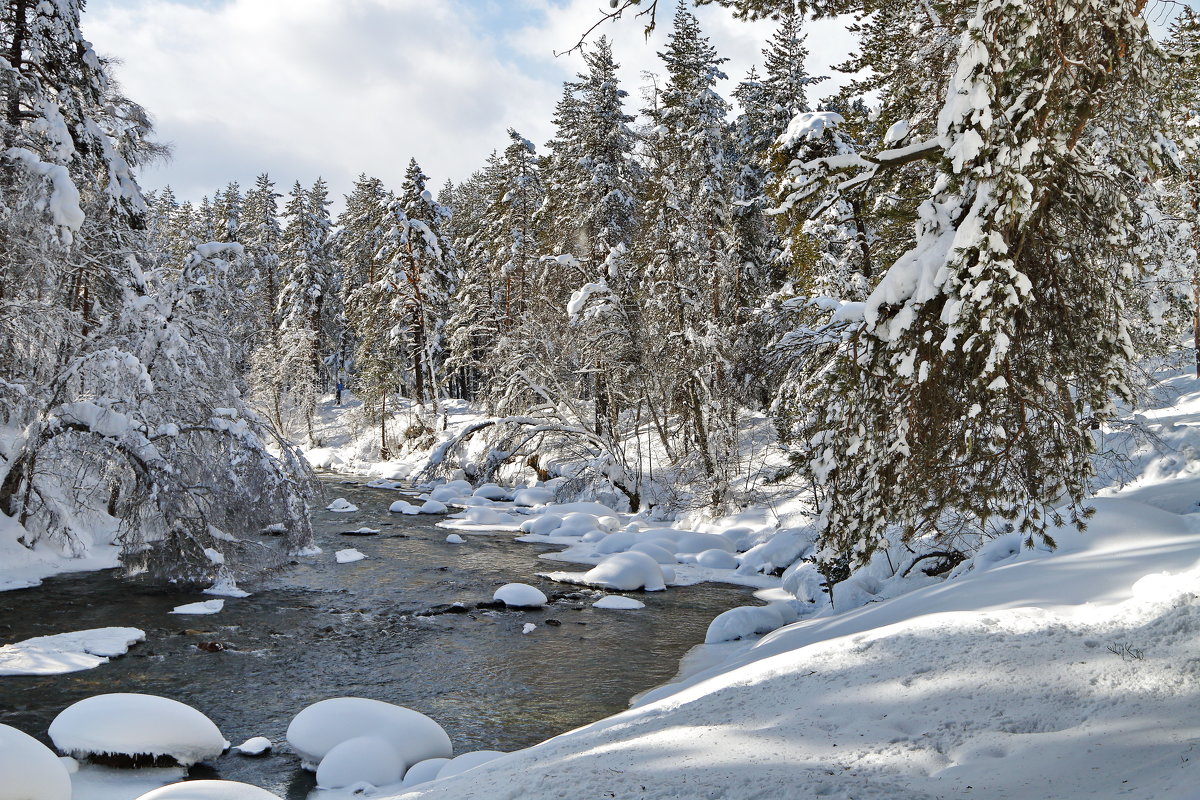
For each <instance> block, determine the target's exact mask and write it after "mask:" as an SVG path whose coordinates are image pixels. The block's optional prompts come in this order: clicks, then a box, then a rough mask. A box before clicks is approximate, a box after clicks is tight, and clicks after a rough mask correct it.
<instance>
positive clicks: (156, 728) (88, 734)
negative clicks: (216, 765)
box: [49, 693, 229, 767]
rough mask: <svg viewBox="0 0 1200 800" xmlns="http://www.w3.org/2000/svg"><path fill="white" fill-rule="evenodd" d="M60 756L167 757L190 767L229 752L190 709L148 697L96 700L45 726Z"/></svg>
mask: <svg viewBox="0 0 1200 800" xmlns="http://www.w3.org/2000/svg"><path fill="white" fill-rule="evenodd" d="M49 733H50V740H51V741H53V742H54V746H55V747H57V748H58V751H59V752H60V753H65V754H67V755H69V756H72V757H74V758H80V759H82V758H86V757H88V756H107V755H123V756H130V757H136V756H153V757H159V756H168V757H170V758H173V759H175V760H176V761H177V762H179V764H180V766H184V767H190V766H191V765H192V764H196V763H198V762H200V761H206V760H208V759H210V758H216V757H217V756H219V755H221V753H222V752H224V750H225V748H226V747H228V746H229V742H227V741H225V737H223V736H222V735H221V731H219V730H218V729H217V726H216V725H214V724H213V722H212V720H210V719H209V718H208V717H206V716H204V715H203V714H201V713H200V712H199V711H197V710H196V709H194V708H192V707H191V706H187V705H184V704H183V703H180V702H178V701H176V700H171V699H169V698H166V697H157V696H155V695H149V694H132V693H116V694H99V695H95V696H94V697H88V698H85V699H83V700H80V701H79V702H78V703H75V704H73V705H70V706H67V708H65V709H63V711H62V712H61V713H59V715H58V716H57V717H55V718H54V721H53V722H51V723H50V730H49Z"/></svg>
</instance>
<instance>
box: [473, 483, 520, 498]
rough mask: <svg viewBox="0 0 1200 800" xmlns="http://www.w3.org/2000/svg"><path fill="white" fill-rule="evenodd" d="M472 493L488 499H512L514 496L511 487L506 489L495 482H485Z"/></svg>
mask: <svg viewBox="0 0 1200 800" xmlns="http://www.w3.org/2000/svg"><path fill="white" fill-rule="evenodd" d="M472 494H474V495H475V496H476V497H482V498H484V499H486V500H511V499H512V496H513V495H512V490H511V489H505V488H504V487H503V486H497V485H496V484H494V483H485V484H483V485H482V486H480V487H479V488H478V489H476V490H475V491H474V492H472Z"/></svg>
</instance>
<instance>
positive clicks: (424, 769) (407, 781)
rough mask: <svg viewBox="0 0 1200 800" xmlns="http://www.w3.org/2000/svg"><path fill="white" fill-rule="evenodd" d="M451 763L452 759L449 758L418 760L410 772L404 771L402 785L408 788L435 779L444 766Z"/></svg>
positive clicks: (409, 769)
mask: <svg viewBox="0 0 1200 800" xmlns="http://www.w3.org/2000/svg"><path fill="white" fill-rule="evenodd" d="M449 763H450V759H448V758H427V759H425V760H424V761H418V762H417V763H416V764H413V765H412V766H411V767H409V768H408V772H406V773H404V783H402V784H401V786H403V787H405V788H408V787H409V786H416V785H417V784H419V783H426V782H428V781H432V780H435V779H437V776H438V773H439V772H440V771H441V769H442V766H443V765H445V764H449Z"/></svg>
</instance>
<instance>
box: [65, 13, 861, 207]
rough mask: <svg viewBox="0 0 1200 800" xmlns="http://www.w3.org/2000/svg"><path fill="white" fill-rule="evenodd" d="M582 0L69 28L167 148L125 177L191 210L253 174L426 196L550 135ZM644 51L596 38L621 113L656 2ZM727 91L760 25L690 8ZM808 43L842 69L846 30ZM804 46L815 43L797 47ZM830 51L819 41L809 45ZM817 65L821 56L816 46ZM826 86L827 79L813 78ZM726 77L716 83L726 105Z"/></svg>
mask: <svg viewBox="0 0 1200 800" xmlns="http://www.w3.org/2000/svg"><path fill="white" fill-rule="evenodd" d="M599 5H601V3H598V2H597V0H509V1H508V2H499V0H474V1H473V2H455V3H448V2H443V1H440V0H438V1H435V2H430V0H208V1H200V2H198V1H197V0H190V1H188V0H92V2H91V3H89V8H88V12H87V14H86V15H85V17H84V20H83V27H84V34H85V35H86V36H87V37H88V38H89V39H91V40H92V41H93V42H94V43H95V46H96V49H97V51H98V52H99V53H100V54H101V55H105V56H115V57H116V58H118V59H119V60H120V61H121V62H122V63H121V64H120V66H118V68H117V77H118V79H119V80H120V82H121V83H122V85H123V86H124V88H125V90H126V93H127V94H128V95H129V96H130V97H132V98H134V99H135V100H137V101H138V102H140V103H142V104H143V105H145V106H146V107H147V108H148V109H149V110H150V111H151V113H152V114H153V115H154V116H155V118H156V120H157V123H158V133H159V137H160V138H161V139H164V140H167V141H172V142H174V144H175V155H174V158H173V159H172V161H171V162H170V163H169V164H166V165H164V166H159V167H154V168H149V169H146V170H144V171H143V175H142V179H143V183H144V184H145V185H146V186H148V187H150V188H156V187H159V186H162V185H164V184H167V183H169V184H171V185H172V187H173V188H174V189H175V192H176V194H177V195H178V196H180V197H184V198H191V199H197V198H199V197H200V196H201V195H203V194H209V195H211V194H212V192H213V191H214V190H216V189H217V188H219V187H221V186H223V185H224V184H226V183H227V182H229V181H230V180H238V181H240V182H241V183H242V185H243V186H247V185H249V184H250V183H252V182H253V179H254V177H255V175H257V174H259V173H261V172H264V171H265V172H269V173H270V174H271V175H272V177H273V178H275V180H276V184H277V185H278V186H281V187H284V188H286V187H288V186H290V185H291V184H292V182H293V181H294V180H295V179H299V180H301V181H302V182H304V183H306V184H308V183H311V182H312V181H313V180H314V179H315V178H316V177H317V176H318V175H321V176H323V177H325V179H326V180H327V181H329V182H330V184H331V186H332V188H333V190H334V192H335V193H343V192H346V191H348V190H349V188H350V186H351V183H352V182H353V179H354V177H355V176H356V175H357V174H358V173H360V172H366V173H368V174H370V175H374V176H377V177H379V178H382V179H383V180H384V181H385V183H387V184H388V185H389V186H392V187H398V186H399V184H400V181H401V179H402V178H403V174H404V169H405V166H406V165H407V163H408V160H409V158H410V157H415V158H417V160H418V161H419V162H420V163H421V165H422V167H423V168H424V170H425V172H426V173H427V174H429V175H431V176H432V177H433V180H434V184H435V185H440V183H441V182H442V181H443V180H445V179H446V178H451V179H453V180H456V181H458V180H462V179H464V178H465V177H467V176H468V175H469V174H470V173H471V172H473V171H474V170H475V169H477V168H479V167H480V166H482V164H483V163H484V160H485V159H486V158H487V155H488V154H489V153H490V152H491V151H492V150H493V149H497V148H502V147H503V146H504V145H505V144H506V141H507V140H506V137H505V129H506V128H508V127H509V126H512V127H515V128H517V129H518V130H520V131H521V132H522V133H523V134H524V135H525V136H526V137H527V138H529V139H531V140H532V141H534V142H538V143H540V142H544V141H546V139H548V138H549V137H550V135H551V134H552V128H551V122H550V118H551V114H552V113H553V109H554V105H555V102H556V101H557V99H558V96H559V94H560V92H561V84H562V81H563V80H565V79H567V78H570V77H571V76H573V75H574V73H575V72H577V71H579V70H580V69H581V68H582V59H581V58H580V57H579V56H578V54H575V55H572V56H564V57H559V58H556V57H555V56H554V52H555V51H556V50H565V49H567V48H569V47H570V46H571V45H572V44H574V43H575V41H576V40H577V39H578V38H579V35H580V34H581V33H582V32H583V31H584V30H586V29H587V28H588V27H589V26H590V25H591V24H592V23H593V22H594V21H595V20H596V19H597V18H598V11H597V8H598V6H599ZM661 5H662V6H664V8H663V9H661V10H660V12H659V25H658V31H657V32H656V33H655V35H654V36H653V37H652V38H651V40H650V41H649V42H646V41H644V40H643V37H642V35H641V28H642V24H641V23H640V22H639V21H637V20H625V21H623V22H621V23H619V24H617V25H606V26H604V27H603V29H602V32H603V33H605V34H607V35H608V36H609V37H610V38H611V39H613V41H614V49H615V51H616V54H617V56H618V60H620V61H621V62H622V63H623V73H624V83H625V88H626V89H627V90H628V91H629V92H630V94H631V100H632V101H633V102H631V108H636V107H637V106H638V105H640V92H639V91H638V87H639V86H640V85H641V83H642V78H641V73H642V72H643V71H645V70H658V68H659V62H658V58H657V56H656V55H655V53H656V52H657V51H658V50H661V49H662V48H663V46H664V44H665V41H666V34H667V32H668V30H669V28H670V22H671V14H672V13H673V5H672V4H671V3H670V2H668V0H663V1H662V3H661ZM697 14H698V16H699V17H700V20H701V24H702V25H703V26H704V28H705V31H706V33H708V34H709V35H710V36H711V37H712V40H713V44H714V45H715V46H716V47H717V50H718V52H719V53H721V54H722V55H724V56H727V57H729V58H730V59H731V61H730V63H729V64H727V65H726V67H727V72H728V73H729V74H730V76H731V78H733V79H735V80H737V79H740V78H741V77H742V76H743V75H744V74H745V70H746V69H747V68H748V67H749V65H750V64H751V63H753V62H756V61H758V60H760V55H759V51H760V50H761V48H762V44H763V41H764V40H765V38H766V37H767V36H768V35H769V34H770V32H771V30H772V26H771V23H769V22H766V23H744V22H739V21H736V20H734V19H732V17H731V15H730V14H729V12H728V11H726V10H725V9H722V8H718V7H712V6H706V7H702V8H700V9H698V10H697ZM835 27H836V31H835V35H832V36H831V35H829V34H827V33H824V32H822V33H821V34H820V38H818V36H817V34H815V33H814V35H813V36H812V37H810V47H811V48H812V49H814V50H817V51H819V52H817V53H814V57H813V59H812V67H811V69H810V71H812V72H813V73H814V74H820V72H821V71H824V70H825V69H826V68H827V66H828V64H829V63H831V62H836V61H840V60H841V59H843V58H844V57H845V49H846V45H847V44H848V35H847V34H846V33H845V31H844V26H839V25H836V24H835ZM817 41H820V42H821V43H822V47H821V48H818V47H816V46H815V45H814V42H817ZM831 42H835V43H836V44H837V47H826V45H829V44H830V43H831ZM827 51H828V52H830V55H828V56H826V52H827ZM826 86H828V84H826ZM732 88H733V82H730V83H729V85H727V86H726V87H725V88H724V90H723V91H724V93H725V94H726V95H728V93H729V92H730V91H732Z"/></svg>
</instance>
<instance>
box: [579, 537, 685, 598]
mask: <svg viewBox="0 0 1200 800" xmlns="http://www.w3.org/2000/svg"><path fill="white" fill-rule="evenodd" d="M616 535H617V534H612V536H616ZM612 536H609V537H608V538H610V539H611V538H612ZM606 541H607V540H606ZM583 580H584V581H585V582H586V583H588V584H591V585H593V586H602V587H604V588H606V589H616V590H617V591H622V592H629V591H633V590H634V589H645V590H646V591H648V592H660V591H662V590H664V589H666V588H667V582H666V580H665V579H664V577H663V570H662V568H661V567H660V566H659V565H658V563H657V562H655V560H654V559H653V558H651V557H650V556H648V555H646V554H645V553H617V554H616V555H612V556H609V557H608V558H606V559H604V560H603V561H601V562H600V563H599V564H597V565H596V566H595V567H593V568H592V569H590V570H588V571H587V572H586V573H585V574H584V576H583Z"/></svg>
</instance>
